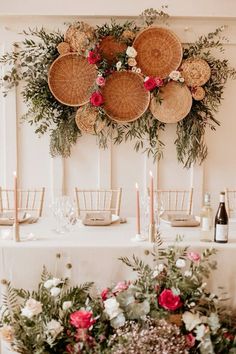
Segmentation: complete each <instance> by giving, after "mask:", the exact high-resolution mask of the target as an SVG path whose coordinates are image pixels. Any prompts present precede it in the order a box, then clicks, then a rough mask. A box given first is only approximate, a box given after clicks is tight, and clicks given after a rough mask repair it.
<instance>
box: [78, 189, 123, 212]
mask: <svg viewBox="0 0 236 354" xmlns="http://www.w3.org/2000/svg"><path fill="white" fill-rule="evenodd" d="M121 193H122V189H121V188H119V189H107V190H106V189H94V190H87V189H86V190H85V189H79V188H77V187H76V188H75V194H76V202H77V211H78V216H80V215H81V214H83V212H86V211H111V213H112V214H115V215H120V204H121Z"/></svg>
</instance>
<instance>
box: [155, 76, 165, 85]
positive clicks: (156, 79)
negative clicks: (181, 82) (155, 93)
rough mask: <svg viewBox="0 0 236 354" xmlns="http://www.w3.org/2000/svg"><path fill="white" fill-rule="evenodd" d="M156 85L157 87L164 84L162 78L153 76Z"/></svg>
mask: <svg viewBox="0 0 236 354" xmlns="http://www.w3.org/2000/svg"><path fill="white" fill-rule="evenodd" d="M155 81H156V85H157V87H161V86H163V85H164V80H163V79H161V78H160V77H155Z"/></svg>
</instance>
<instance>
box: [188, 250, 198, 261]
mask: <svg viewBox="0 0 236 354" xmlns="http://www.w3.org/2000/svg"><path fill="white" fill-rule="evenodd" d="M188 259H190V261H192V262H197V261H199V259H201V256H200V254H199V253H197V252H188Z"/></svg>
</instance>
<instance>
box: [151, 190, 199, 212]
mask: <svg viewBox="0 0 236 354" xmlns="http://www.w3.org/2000/svg"><path fill="white" fill-rule="evenodd" d="M154 195H155V197H156V199H157V208H158V210H160V209H162V210H163V211H165V212H167V213H181V214H182V213H183V214H187V215H191V213H192V204H193V188H190V189H188V190H184V189H176V190H173V189H158V190H155V191H154Z"/></svg>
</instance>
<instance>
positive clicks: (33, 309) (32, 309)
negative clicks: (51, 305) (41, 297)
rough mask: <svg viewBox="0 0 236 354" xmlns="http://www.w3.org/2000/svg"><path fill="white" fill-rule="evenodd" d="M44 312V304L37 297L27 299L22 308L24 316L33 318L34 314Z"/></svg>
mask: <svg viewBox="0 0 236 354" xmlns="http://www.w3.org/2000/svg"><path fill="white" fill-rule="evenodd" d="M41 312H42V304H41V302H39V301H36V300H35V299H32V298H30V299H29V300H27V301H26V303H25V307H23V309H21V314H22V316H25V317H28V318H32V317H33V316H36V315H39V314H40V313H41Z"/></svg>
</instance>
